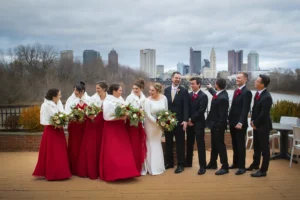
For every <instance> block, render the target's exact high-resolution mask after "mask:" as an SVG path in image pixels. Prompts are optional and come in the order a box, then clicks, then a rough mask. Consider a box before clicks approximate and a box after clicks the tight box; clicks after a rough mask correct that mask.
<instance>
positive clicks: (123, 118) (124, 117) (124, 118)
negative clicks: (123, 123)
mask: <svg viewBox="0 0 300 200" xmlns="http://www.w3.org/2000/svg"><path fill="white" fill-rule="evenodd" d="M126 118H127V116H126V115H125V116H123V117H120V118H119V119H120V120H126Z"/></svg>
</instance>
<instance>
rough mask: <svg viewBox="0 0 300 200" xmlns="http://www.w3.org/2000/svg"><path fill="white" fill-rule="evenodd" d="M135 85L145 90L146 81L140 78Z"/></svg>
mask: <svg viewBox="0 0 300 200" xmlns="http://www.w3.org/2000/svg"><path fill="white" fill-rule="evenodd" d="M133 85H135V86H137V87H138V88H140V89H144V88H145V81H144V79H142V78H139V79H137V80H135V81H134V83H133Z"/></svg>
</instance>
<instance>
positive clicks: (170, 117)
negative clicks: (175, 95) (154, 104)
mask: <svg viewBox="0 0 300 200" xmlns="http://www.w3.org/2000/svg"><path fill="white" fill-rule="evenodd" d="M177 123H178V121H177V119H176V114H175V113H172V112H171V111H169V110H161V111H159V112H158V113H157V119H156V124H157V125H158V126H159V127H160V128H161V129H162V131H172V130H173V129H174V128H175V126H176V125H177Z"/></svg>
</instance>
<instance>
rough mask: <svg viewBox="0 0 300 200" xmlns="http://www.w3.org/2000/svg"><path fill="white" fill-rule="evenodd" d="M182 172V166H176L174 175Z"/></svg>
mask: <svg viewBox="0 0 300 200" xmlns="http://www.w3.org/2000/svg"><path fill="white" fill-rule="evenodd" d="M183 171H184V167H183V166H180V165H179V166H178V167H177V169H176V170H175V174H179V173H181V172H183Z"/></svg>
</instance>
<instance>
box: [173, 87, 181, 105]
mask: <svg viewBox="0 0 300 200" xmlns="http://www.w3.org/2000/svg"><path fill="white" fill-rule="evenodd" d="M171 90H172V86H171ZM178 90H179V91H178ZM180 91H181V88H180V85H179V86H178V88H177V91H176V92H175V96H174V100H173V102H172V103H174V102H175V101H176V98H177V93H178V94H179V93H180ZM171 92H172V91H170V94H171ZM171 101H172V95H171Z"/></svg>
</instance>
